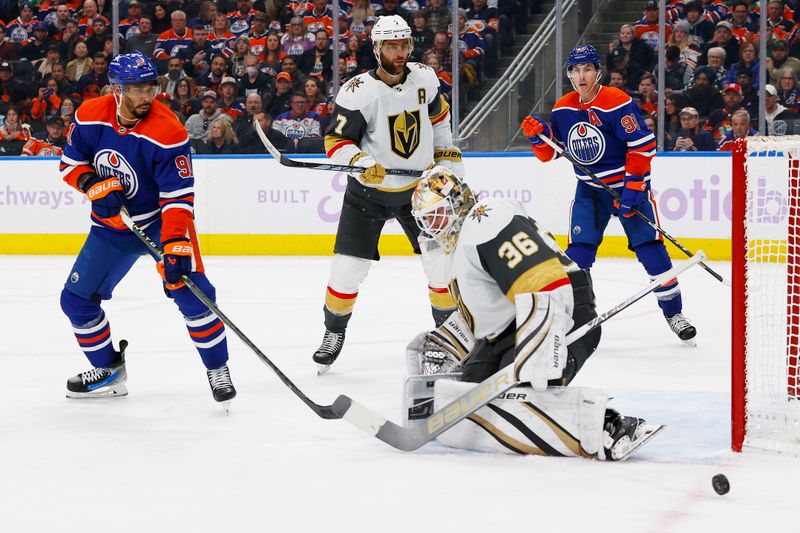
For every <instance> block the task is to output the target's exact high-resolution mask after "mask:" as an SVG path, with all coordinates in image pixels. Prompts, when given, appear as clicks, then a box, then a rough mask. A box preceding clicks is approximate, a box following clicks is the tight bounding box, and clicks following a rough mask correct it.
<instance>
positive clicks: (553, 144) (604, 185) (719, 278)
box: [539, 133, 731, 287]
mask: <svg viewBox="0 0 800 533" xmlns="http://www.w3.org/2000/svg"><path fill="white" fill-rule="evenodd" d="M539 138H540V139H542V140H543V141H544V142H545V143H547V144H548V145H549V146H550V147H551V148H552V149H553V150H555V151H556V153H558V154H560V155H563V156H564V157H565V158H567V161H569V162H570V163H572V164H573V165H574V166H575V167H577V168H578V169H580V170H581V171H583V173H584V174H586V176H588V177H589V179H590V180H592V182H594V183H596V184H597V185H599V186H600V187H602V188H603V189H605V190H606V191H607V192H608V193H609V194H610V195H611V196H612V197H613V198H614V200H619V199H620V196H619V194H618V193H617V191H615V190H614V189H612V188H611V187H610V186H609V185H608V184H607V183H605V182H604V181H603V180H601V179H600V178H598V177H597V176H596V175H595V174H594V173H593V172H592V171H591V170H589V169H588V168H586V167H585V166H583V165H582V164H581V163H580V162H579V161H577V160H576V159H575V157H573V155H572V154H570V153H569V152H567V151H566V150H565V149H564V148H562V147H561V146H559V145H558V143H556V142H555V141H554V140H553V139H551V138H549V137H546V136H545V135H544V134H542V133H540V134H539ZM633 212H634V213H636V214H637V215H638V216H639V218H641V219H642V220H644V221H645V222H647V225H648V226H650V227H651V228H653V229H654V230H656V231H657V232H658V233H660V234H661V235H663V236H664V238H665V239H667V240H668V241H669V242H671V243H672V244H674V245H675V246H676V247H677V248H678V249H679V250H680V251H681V252H683V253H685V254H686V255H687V256H689V257H692V256H693V255H694V254H692V252H690V251H689V250H687V249H686V248H685V247H684V246H683V245H682V244H681V243H679V242H678V241H677V240H675V238H674V237H673V236H672V235H670V234H669V233H667V232H666V230H664V228H662V227H661V226H659V225H658V224H656V223H655V222H653V221H652V220H650V218H649V217H648V216H647V215H645V214H644V213H642V212H641V211H639V210H638V209H634V210H633ZM700 266H701V267H703V269H704V270H705V271H706V272H708V273H709V274H711V275H712V276H714V277H715V278H716V279H717V281H719V282H721V283H724V284H725V285H727V286H728V287H730V286H731V282H730V281H729V280H727V279H725V278H723V277H722V275H721V274H719V273H717V272H716V271H715V270H714V269H713V268H711V267H710V266H708V265H707V264H705V263H700Z"/></svg>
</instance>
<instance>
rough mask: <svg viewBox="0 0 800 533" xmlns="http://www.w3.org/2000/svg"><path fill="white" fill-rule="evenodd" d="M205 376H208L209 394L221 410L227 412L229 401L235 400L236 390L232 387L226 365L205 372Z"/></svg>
mask: <svg viewBox="0 0 800 533" xmlns="http://www.w3.org/2000/svg"><path fill="white" fill-rule="evenodd" d="M206 376H208V384H209V385H210V386H211V393H212V394H213V395H214V400H215V401H217V402H220V403H221V404H222V408H223V409H225V411H226V412H227V411H228V408H229V406H230V402H231V400H233V399H234V398H236V389H235V388H234V387H233V382H232V381H231V373H230V370H229V369H228V365H225V366H221V367H219V368H215V369H214V370H206Z"/></svg>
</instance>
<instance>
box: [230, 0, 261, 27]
mask: <svg viewBox="0 0 800 533" xmlns="http://www.w3.org/2000/svg"><path fill="white" fill-rule="evenodd" d="M236 7H237V10H236V11H231V12H230V13H228V20H230V22H231V33H233V34H234V35H236V36H239V35H247V34H248V33H249V32H250V24H252V22H253V16H254V15H255V12H254V11H253V2H252V1H250V0H238V2H236Z"/></svg>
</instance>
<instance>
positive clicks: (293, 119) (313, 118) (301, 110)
mask: <svg viewBox="0 0 800 533" xmlns="http://www.w3.org/2000/svg"><path fill="white" fill-rule="evenodd" d="M272 129H275V130H277V131H279V132H281V133H283V134H284V135H285V136H286V137H287V138H288V139H289V140H290V141H292V143H293V144H294V148H295V150H296V149H297V144H298V142H299V141H300V140H301V139H305V138H311V137H322V127H321V125H320V122H319V116H317V114H316V113H311V112H309V111H308V99H307V98H306V95H305V94H303V93H294V94H293V95H292V97H291V111H287V112H286V113H283V114H281V115H278V116H277V117H275V122H273V123H272Z"/></svg>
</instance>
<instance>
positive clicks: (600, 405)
mask: <svg viewBox="0 0 800 533" xmlns="http://www.w3.org/2000/svg"><path fill="white" fill-rule="evenodd" d="M412 212H413V214H414V217H415V219H416V221H417V223H418V224H419V226H420V229H421V231H422V232H423V235H425V236H427V237H428V238H429V239H432V240H434V241H435V242H436V243H437V244H438V245H439V246H440V247H441V248H442V249H443V250H444V253H445V254H446V257H447V261H446V266H447V268H446V274H447V276H448V277H449V280H450V290H451V293H452V295H453V298H454V299H455V300H456V303H457V304H458V312H455V313H452V314H451V315H450V316H449V317H448V319H447V320H446V321H445V323H444V324H442V325H441V326H440V327H438V328H437V329H436V330H434V331H431V332H424V333H421V334H420V335H418V336H417V337H416V338H415V339H414V340H413V341H412V342H411V344H410V345H409V347H408V353H407V355H408V362H409V370H410V372H411V373H412V375H413V374H415V375H416V376H414V377H412V378H410V379H409V380H408V381H407V384H406V412H407V419H408V421H409V422H410V423H414V422H413V421H414V420H421V419H425V418H426V417H427V416H428V415H430V414H431V412H432V410H433V409H441V408H443V406H445V405H447V404H449V403H450V402H451V401H453V400H455V399H456V398H458V397H460V396H461V395H462V394H464V393H466V392H467V391H468V390H469V389H470V388H472V387H473V386H474V385H473V384H474V383H480V382H483V381H484V380H485V379H487V378H489V377H490V376H492V375H493V374H495V373H496V372H498V371H499V370H500V369H501V368H504V367H506V366H508V365H514V367H513V368H514V376H515V381H516V382H517V383H518V384H519V386H517V387H515V388H513V389H511V390H510V391H509V392H506V393H504V394H503V395H501V396H500V397H498V398H495V399H494V400H492V401H491V402H490V403H489V404H488V405H486V406H485V407H483V408H481V409H479V410H478V411H476V412H475V413H474V414H472V415H470V416H469V417H468V419H467V420H463V421H462V422H459V423H457V424H456V425H455V426H454V427H452V428H451V429H449V430H448V431H446V432H444V433H442V434H441V435H439V437H438V439H439V441H440V442H442V443H443V444H445V445H448V446H453V447H458V448H467V449H474V450H481V451H499V452H505V453H517V454H535V455H554V456H580V457H592V458H598V459H609V460H621V459H624V458H626V457H628V455H630V453H632V452H633V451H634V450H635V449H637V448H638V447H639V446H641V445H642V444H643V443H644V442H647V440H649V439H650V438H651V437H652V436H653V435H655V433H656V432H657V431H658V430H660V429H661V426H651V425H648V424H646V423H645V421H644V420H642V419H639V418H634V417H626V416H622V415H620V414H619V413H617V412H616V411H614V410H613V409H608V408H607V407H606V404H607V402H608V396H607V395H606V394H605V393H604V392H603V391H599V390H595V389H588V388H585V387H567V385H568V384H569V383H570V381H572V379H573V378H574V377H575V375H576V373H577V372H578V371H579V370H580V368H581V367H582V366H583V364H584V363H585V362H586V360H587V359H588V358H589V356H591V354H592V353H593V352H594V351H595V349H596V348H597V345H598V344H599V342H600V330H599V328H597V329H594V330H592V331H590V332H589V333H587V334H586V335H584V336H583V337H581V338H580V339H578V340H576V341H574V342H572V343H571V344H570V345H569V346H567V345H566V337H567V333H568V332H570V331H572V330H574V329H576V328H575V326H582V325H583V324H585V323H587V322H589V321H591V320H592V319H594V318H596V317H597V313H596V312H595V301H594V293H593V291H592V284H591V278H590V276H589V272H588V271H586V270H582V269H580V268H579V267H578V266H577V265H576V264H575V263H574V262H572V261H571V260H570V259H569V258H568V257H567V256H566V254H564V252H563V251H562V250H561V249H560V248H559V246H558V244H557V243H556V241H555V240H554V239H553V237H552V236H551V235H550V234H549V233H547V232H546V231H543V230H542V229H541V228H540V227H539V225H538V224H537V222H536V221H535V220H533V219H532V218H530V217H529V216H528V215H527V214H526V213H525V211H524V209H523V208H522V205H521V204H519V203H518V202H516V201H512V200H503V199H483V200H476V198H475V197H474V196H473V194H472V192H471V191H470V189H469V187H468V186H467V185H466V184H465V183H464V182H462V181H461V180H460V179H459V178H458V177H457V176H456V175H455V174H453V173H452V172H451V171H449V170H448V169H446V168H443V167H434V168H433V169H431V170H429V171H427V172H426V173H425V174H423V176H422V179H421V180H420V181H419V183H418V185H417V188H416V191H415V192H414V196H413V198H412ZM444 372H446V374H443V373H444ZM465 382H467V383H465ZM432 383H434V384H435V385H434V386H433V391H431V390H430V389H431V384H432ZM476 394H479V393H476ZM431 396H432V397H433V402H431V401H430V400H431V398H430V397H431Z"/></svg>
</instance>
